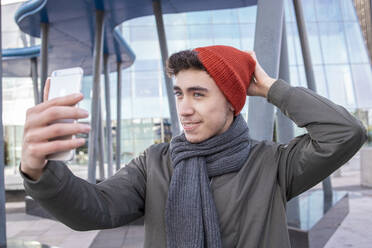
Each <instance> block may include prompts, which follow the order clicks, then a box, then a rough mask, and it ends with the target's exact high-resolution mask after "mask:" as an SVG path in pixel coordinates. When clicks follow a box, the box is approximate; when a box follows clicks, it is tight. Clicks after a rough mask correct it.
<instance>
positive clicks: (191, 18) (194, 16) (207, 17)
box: [186, 11, 212, 25]
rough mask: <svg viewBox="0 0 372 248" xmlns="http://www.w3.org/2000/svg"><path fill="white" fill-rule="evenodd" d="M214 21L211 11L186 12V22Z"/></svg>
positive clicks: (205, 22)
mask: <svg viewBox="0 0 372 248" xmlns="http://www.w3.org/2000/svg"><path fill="white" fill-rule="evenodd" d="M208 23H212V14H211V11H196V12H188V13H186V24H187V25H190V24H208Z"/></svg>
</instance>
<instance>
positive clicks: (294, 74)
mask: <svg viewBox="0 0 372 248" xmlns="http://www.w3.org/2000/svg"><path fill="white" fill-rule="evenodd" d="M289 76H290V81H291V82H290V84H291V85H292V86H298V85H299V79H298V69H297V66H290V67H289Z"/></svg>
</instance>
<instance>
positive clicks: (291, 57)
mask: <svg viewBox="0 0 372 248" xmlns="http://www.w3.org/2000/svg"><path fill="white" fill-rule="evenodd" d="M293 29H294V25H293V23H290V22H286V31H287V44H288V62H289V64H290V65H296V64H297V57H296V48H295V41H294V39H297V35H296V33H295V31H294V30H293ZM296 80H297V79H296Z"/></svg>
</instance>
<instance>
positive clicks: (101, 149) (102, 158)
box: [96, 97, 105, 181]
mask: <svg viewBox="0 0 372 248" xmlns="http://www.w3.org/2000/svg"><path fill="white" fill-rule="evenodd" d="M101 104H102V103H101V97H99V108H98V112H99V113H98V138H97V143H96V144H97V145H96V146H97V149H98V151H97V153H96V154H97V155H98V156H97V157H98V168H99V179H100V180H101V181H103V180H104V179H105V153H104V150H105V147H104V144H105V139H104V134H103V125H102V105H101Z"/></svg>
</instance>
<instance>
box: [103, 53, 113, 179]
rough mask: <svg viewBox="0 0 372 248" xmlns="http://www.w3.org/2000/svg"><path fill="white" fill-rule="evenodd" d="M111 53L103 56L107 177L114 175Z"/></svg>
mask: <svg viewBox="0 0 372 248" xmlns="http://www.w3.org/2000/svg"><path fill="white" fill-rule="evenodd" d="M108 59H109V55H108V54H104V56H103V73H104V74H105V101H106V104H105V105H106V139H107V144H106V145H107V153H106V154H107V156H106V157H107V177H111V176H112V175H113V168H112V127H111V101H110V73H109V68H108V67H109V65H108Z"/></svg>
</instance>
